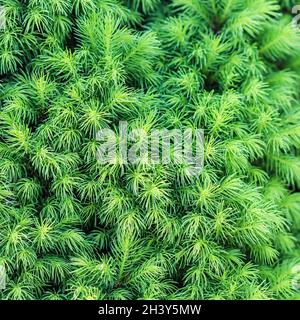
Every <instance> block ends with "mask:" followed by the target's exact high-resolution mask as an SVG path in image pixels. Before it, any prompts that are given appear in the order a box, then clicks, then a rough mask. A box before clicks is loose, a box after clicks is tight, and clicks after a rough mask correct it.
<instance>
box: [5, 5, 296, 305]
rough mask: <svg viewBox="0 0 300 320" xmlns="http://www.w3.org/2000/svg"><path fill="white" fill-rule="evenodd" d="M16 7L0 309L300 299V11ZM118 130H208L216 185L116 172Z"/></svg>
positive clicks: (204, 179) (138, 170) (170, 174)
mask: <svg viewBox="0 0 300 320" xmlns="http://www.w3.org/2000/svg"><path fill="white" fill-rule="evenodd" d="M0 5H1V6H3V7H4V8H5V9H6V10H5V11H6V26H5V28H4V29H3V30H0V264H3V265H4V266H5V267H6V271H7V278H8V279H7V287H6V289H5V290H0V298H1V299H17V300H19V299H47V300H48V299H49V300H59V299H68V300H71V299H116V300H122V299H299V298H300V294H299V290H298V291H297V286H295V285H293V281H294V279H295V273H294V270H295V266H297V265H299V264H300V247H299V235H300V214H299V211H300V195H299V192H297V190H299V187H300V155H299V146H300V127H299V122H300V107H299V105H300V104H299V101H300V96H299V89H300V46H299V43H300V35H299V29H297V27H296V26H295V25H294V24H292V23H291V20H292V16H291V15H290V14H288V13H287V12H291V8H292V7H293V5H295V3H294V1H288V0H282V1H275V0H249V1H248V0H218V1H216V0H205V1H200V0H172V1H159V0H126V1H123V2H121V1H118V0H42V1H40V0H39V1H37V0H25V1H18V0H0ZM119 121H127V122H128V123H129V127H130V129H134V128H144V129H145V130H146V132H150V131H151V130H152V129H160V128H167V129H176V128H178V129H182V128H191V129H193V130H195V129H197V128H199V129H204V133H205V167H204V170H203V171H202V172H201V174H199V175H198V176H196V177H191V176H190V175H189V171H188V170H187V168H186V167H185V166H177V165H175V164H168V165H163V164H161V165H145V164H143V163H142V162H139V163H137V164H134V165H124V164H123V163H122V162H116V163H115V164H113V165H111V164H101V163H100V162H99V161H97V159H96V157H95V154H96V151H97V148H98V146H99V141H97V139H96V133H97V132H98V131H99V130H101V129H103V128H106V127H109V128H112V129H114V130H116V131H117V130H118V125H119ZM141 142H143V141H142V138H141Z"/></svg>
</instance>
